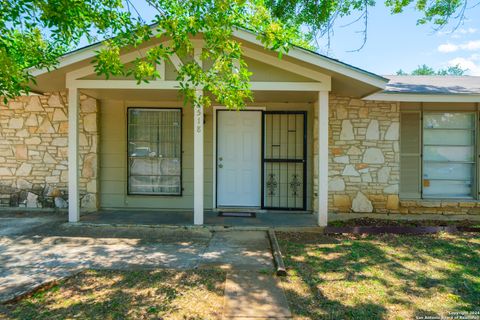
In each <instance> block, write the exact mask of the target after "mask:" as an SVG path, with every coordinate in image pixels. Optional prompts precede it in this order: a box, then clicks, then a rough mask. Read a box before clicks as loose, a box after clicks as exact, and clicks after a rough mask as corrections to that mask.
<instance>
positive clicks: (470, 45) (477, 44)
mask: <svg viewBox="0 0 480 320" xmlns="http://www.w3.org/2000/svg"><path fill="white" fill-rule="evenodd" d="M437 50H438V51H439V52H443V53H450V52H455V51H459V50H465V51H476V50H480V40H472V41H468V42H465V43H462V44H452V43H444V44H441V45H439V46H438V48H437Z"/></svg>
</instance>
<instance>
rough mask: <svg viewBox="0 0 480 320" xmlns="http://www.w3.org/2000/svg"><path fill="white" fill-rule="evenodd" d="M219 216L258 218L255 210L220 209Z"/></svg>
mask: <svg viewBox="0 0 480 320" xmlns="http://www.w3.org/2000/svg"><path fill="white" fill-rule="evenodd" d="M218 216H219V217H237V218H256V217H257V215H256V213H255V212H235V211H220V212H219V213H218Z"/></svg>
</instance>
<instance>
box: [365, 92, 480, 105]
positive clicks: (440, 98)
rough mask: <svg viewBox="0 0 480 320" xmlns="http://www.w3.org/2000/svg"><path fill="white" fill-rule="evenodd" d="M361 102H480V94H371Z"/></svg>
mask: <svg viewBox="0 0 480 320" xmlns="http://www.w3.org/2000/svg"><path fill="white" fill-rule="evenodd" d="M363 100H376V101H397V102H477V103H478V102H480V94H462V93H458V94H457V93H450V94H445V93H393V92H390V93H387V92H379V93H374V94H371V95H369V96H367V97H365V98H363Z"/></svg>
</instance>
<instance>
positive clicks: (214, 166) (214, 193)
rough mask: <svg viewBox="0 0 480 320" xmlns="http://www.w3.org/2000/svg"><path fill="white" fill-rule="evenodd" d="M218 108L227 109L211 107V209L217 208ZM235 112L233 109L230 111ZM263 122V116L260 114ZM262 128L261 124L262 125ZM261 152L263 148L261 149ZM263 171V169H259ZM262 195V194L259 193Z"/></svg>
mask: <svg viewBox="0 0 480 320" xmlns="http://www.w3.org/2000/svg"><path fill="white" fill-rule="evenodd" d="M245 109H246V110H254V111H266V110H267V107H246V108H245ZM218 110H228V109H227V108H226V107H224V106H215V107H213V170H212V174H213V180H212V181H213V193H212V194H213V205H212V207H213V209H214V210H215V209H217V111H218ZM232 112H235V111H232ZM262 122H263V116H262ZM262 128H263V125H262ZM263 134H264V132H263V131H262V136H260V138H261V139H263ZM262 152H263V150H262ZM261 171H263V170H261ZM261 197H263V194H262V195H261Z"/></svg>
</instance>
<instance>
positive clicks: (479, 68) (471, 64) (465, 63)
mask: <svg viewBox="0 0 480 320" xmlns="http://www.w3.org/2000/svg"><path fill="white" fill-rule="evenodd" d="M477 58H478V55H473V56H471V57H469V58H463V57H457V58H455V59H452V60H450V61H448V65H449V66H452V67H453V66H457V65H458V66H459V67H460V68H462V69H467V72H466V73H467V74H469V75H472V76H480V64H479V63H476V62H475V61H477V60H478V59H477Z"/></svg>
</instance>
